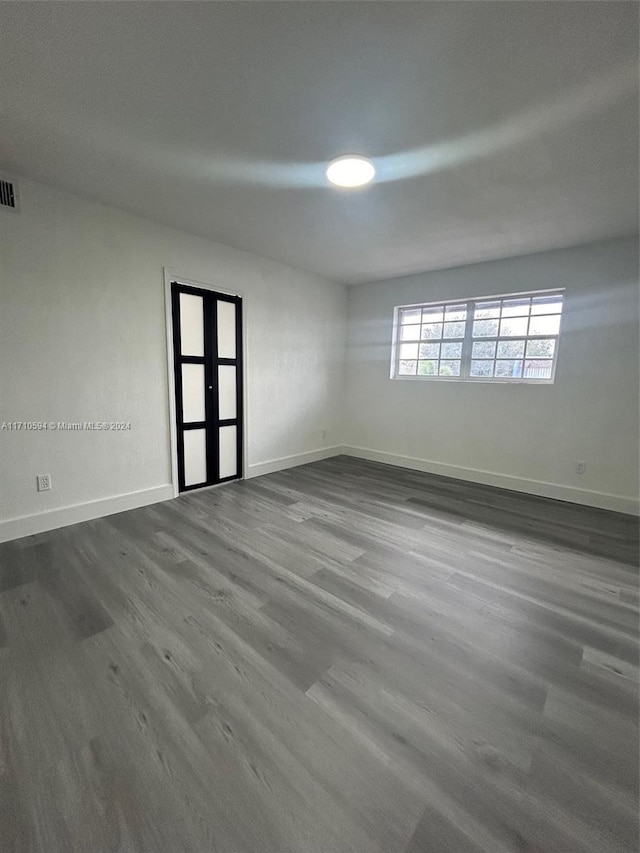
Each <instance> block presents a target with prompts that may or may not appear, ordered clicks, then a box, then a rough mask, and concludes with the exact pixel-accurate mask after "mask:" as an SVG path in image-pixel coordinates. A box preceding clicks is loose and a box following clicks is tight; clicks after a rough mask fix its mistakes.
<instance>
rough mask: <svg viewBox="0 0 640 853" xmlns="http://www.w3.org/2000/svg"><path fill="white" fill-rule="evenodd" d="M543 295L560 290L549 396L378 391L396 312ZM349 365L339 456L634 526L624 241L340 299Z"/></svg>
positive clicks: (491, 389)
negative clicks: (566, 505)
mask: <svg viewBox="0 0 640 853" xmlns="http://www.w3.org/2000/svg"><path fill="white" fill-rule="evenodd" d="M553 287H565V288H566V297H565V298H566V302H565V312H564V319H563V332H562V338H561V341H560V350H559V360H558V367H557V374H556V381H555V384H553V385H525V384H520V385H504V384H481V385H480V384H473V383H469V382H428V381H425V382H417V381H414V382H408V381H401V380H391V379H389V366H390V356H391V335H392V325H393V324H392V315H393V308H394V306H396V305H403V304H410V303H415V302H430V301H435V300H441V299H454V298H457V297H461V298H465V297H474V296H485V295H492V294H500V293H511V292H519V291H526V290H536V289H543V288H553ZM347 353H348V369H347V382H346V395H345V400H346V404H345V405H346V411H345V424H346V439H345V440H346V443H347V445H349V446H350V447H351V450H350V452H352V453H355V454H356V455H360V456H363V457H365V458H372V459H378V460H379V461H384V462H391V463H394V464H398V465H405V466H408V467H415V468H419V469H422V470H427V471H433V472H434V473H442V474H446V475H450V476H454V477H463V478H466V479H471V480H476V481H479V482H487V483H491V484H495V485H500V486H505V487H507V488H513V489H521V490H524V491H530V492H532V493H534V494H541V495H548V496H550V497H558V498H561V499H564V500H572V501H577V502H582V503H587V504H592V505H594V506H603V507H605V508H611V509H616V510H620V511H626V512H637V510H638V438H639V437H638V251H637V241H636V240H634V239H626V240H615V241H607V242H604V243H599V244H591V245H589V246H586V247H579V248H573V249H566V250H559V251H554V252H548V253H544V254H538V255H529V256H527V257H520V258H513V259H505V260H501V261H496V262H491V263H482V264H475V265H473V266H467V267H461V268H456V269H448V270H443V271H438V272H431V273H425V274H423V275H416V276H411V277H408V278H403V279H396V280H391V281H382V282H376V283H372V284H365V285H360V286H357V287H352V288H350V290H349V315H348V350H347ZM577 461H585V462H586V472H585V474H584V475H582V476H581V475H578V474H577V473H576V471H575V466H576V462H577Z"/></svg>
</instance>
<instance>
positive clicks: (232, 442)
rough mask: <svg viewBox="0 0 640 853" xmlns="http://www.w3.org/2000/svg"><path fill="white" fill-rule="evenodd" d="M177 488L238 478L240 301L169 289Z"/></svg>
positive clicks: (174, 285)
mask: <svg viewBox="0 0 640 853" xmlns="http://www.w3.org/2000/svg"><path fill="white" fill-rule="evenodd" d="M171 298H172V314H173V363H174V370H175V394H176V429H177V436H178V484H179V488H180V491H181V492H184V491H187V490H188V489H199V488H202V487H203V486H214V485H216V484H218V483H225V482H226V481H227V480H237V479H239V478H241V477H242V434H243V430H242V425H243V411H242V401H243V396H242V299H241V298H240V297H239V296H230V295H228V294H226V293H216V292H214V291H211V290H203V289H201V288H198V287H190V286H188V285H185V284H180V283H179V282H177V281H174V282H172V284H171Z"/></svg>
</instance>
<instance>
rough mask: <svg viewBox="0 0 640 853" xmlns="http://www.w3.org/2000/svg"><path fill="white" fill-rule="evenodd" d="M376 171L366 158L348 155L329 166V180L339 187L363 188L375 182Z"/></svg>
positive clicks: (337, 158)
mask: <svg viewBox="0 0 640 853" xmlns="http://www.w3.org/2000/svg"><path fill="white" fill-rule="evenodd" d="M375 173H376V170H375V167H374V165H373V163H372V162H371V160H367V158H366V157H360V156H358V155H356V154H347V155H346V156H344V157H336V159H335V160H332V161H331V162H330V163H329V165H328V166H327V178H328V180H329V181H331V183H332V184H335V185H336V186H337V187H347V188H349V189H352V188H354V187H363V186H364V185H365V184H368V183H370V181H372V180H373V176H374V175H375Z"/></svg>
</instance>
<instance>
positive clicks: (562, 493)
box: [342, 446, 640, 515]
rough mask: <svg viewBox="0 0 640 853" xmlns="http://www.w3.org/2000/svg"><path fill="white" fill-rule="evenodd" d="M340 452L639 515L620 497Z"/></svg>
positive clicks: (639, 504)
mask: <svg viewBox="0 0 640 853" xmlns="http://www.w3.org/2000/svg"><path fill="white" fill-rule="evenodd" d="M342 452H343V453H344V454H345V455H346V456H356V457H357V458H358V459H369V460H371V461H372V462H382V463H383V464H386V465H397V466H398V467H400V468H411V469H412V470H413V471H425V472H427V473H429V474H440V475H442V476H443V477H453V478H455V479H457V480H468V481H470V482H471V483H482V484H484V485H485V486H497V487H499V488H501V489H511V490H513V491H514V492H526V493H527V494H530V495H539V496H540V497H544V498H554V499H555V500H559V501H569V503H575V504H583V505H586V506H593V507H598V508H599V509H609V510H613V511H614V512H624V513H627V514H628V515H640V501H638V500H636V499H634V498H628V497H624V496H622V495H611V494H608V493H607V492H593V491H589V490H588V489H578V488H575V487H574V486H562V485H559V484H558V483H546V482H544V481H542V480H526V479H523V478H521V477H513V476H511V475H510V474H497V473H495V472H493V471H482V470H479V469H476V468H463V467H462V466H461V465H449V464H445V463H442V462H433V461H432V460H430V459H417V458H415V457H413V456H401V455H399V454H397V453H386V452H385V451H382V450H371V449H369V448H368V447H351V446H345V447H343V448H342Z"/></svg>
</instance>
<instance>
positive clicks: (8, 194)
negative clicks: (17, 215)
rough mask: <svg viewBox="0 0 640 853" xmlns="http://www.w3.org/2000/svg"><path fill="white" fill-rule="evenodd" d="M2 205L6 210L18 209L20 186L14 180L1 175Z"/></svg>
mask: <svg viewBox="0 0 640 853" xmlns="http://www.w3.org/2000/svg"><path fill="white" fill-rule="evenodd" d="M0 207H2V208H4V209H5V210H17V209H18V187H17V186H16V184H15V182H14V181H9V180H7V178H2V177H0Z"/></svg>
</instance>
